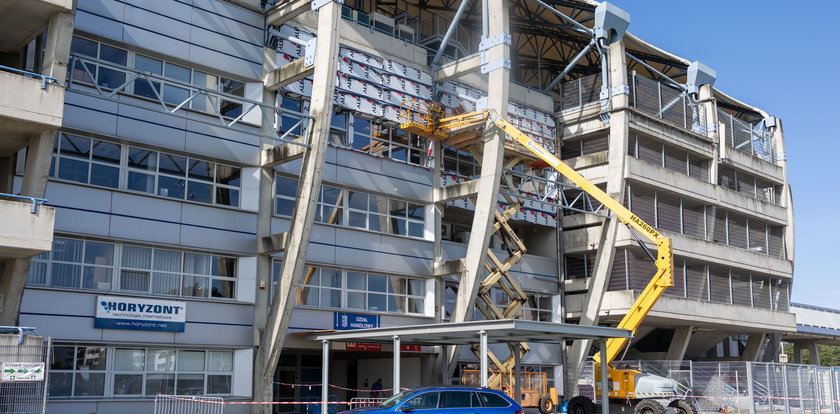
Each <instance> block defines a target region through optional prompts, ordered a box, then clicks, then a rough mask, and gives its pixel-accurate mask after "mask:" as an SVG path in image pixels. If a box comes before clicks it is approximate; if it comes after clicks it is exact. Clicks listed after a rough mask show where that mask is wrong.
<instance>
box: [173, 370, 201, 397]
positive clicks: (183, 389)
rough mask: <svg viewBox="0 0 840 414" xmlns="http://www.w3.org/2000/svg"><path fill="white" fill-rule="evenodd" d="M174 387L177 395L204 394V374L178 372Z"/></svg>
mask: <svg viewBox="0 0 840 414" xmlns="http://www.w3.org/2000/svg"><path fill="white" fill-rule="evenodd" d="M175 388H176V390H177V393H178V395H201V394H204V374H178V379H177V384H176V385H175Z"/></svg>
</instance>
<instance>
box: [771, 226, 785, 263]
mask: <svg viewBox="0 0 840 414" xmlns="http://www.w3.org/2000/svg"><path fill="white" fill-rule="evenodd" d="M768 230H769V231H768V233H767V239H768V248H769V253H770V255H771V256H776V257H781V258H782V259H784V258H785V256H786V255H785V228H784V227H782V226H771V227H770V228H769V229H768Z"/></svg>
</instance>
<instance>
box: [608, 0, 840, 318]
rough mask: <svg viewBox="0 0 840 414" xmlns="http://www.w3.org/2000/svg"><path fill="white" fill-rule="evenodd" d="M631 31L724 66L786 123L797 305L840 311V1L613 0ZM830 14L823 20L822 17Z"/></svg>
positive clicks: (741, 90) (731, 85)
mask: <svg viewBox="0 0 840 414" xmlns="http://www.w3.org/2000/svg"><path fill="white" fill-rule="evenodd" d="M612 3H614V4H615V5H617V6H619V7H621V8H622V9H624V10H626V11H628V12H629V13H630V27H629V30H630V32H631V33H633V34H635V35H636V36H638V37H640V38H642V39H644V40H645V41H647V42H649V43H652V44H654V45H656V46H658V47H660V48H662V49H665V50H667V51H669V52H671V53H674V54H676V55H679V56H681V57H683V58H686V59H688V60H691V61H693V60H699V61H701V62H703V63H705V64H706V65H708V66H710V67H712V68H713V69H715V70H716V71H717V82H716V83H715V87H717V88H718V89H719V90H721V91H724V92H725V93H727V94H729V95H730V96H732V97H734V98H736V99H739V100H740V101H742V102H746V103H748V104H751V105H753V106H756V107H759V108H762V109H764V110H765V111H766V112H768V113H770V114H772V115H774V116H777V117H779V118H781V119H782V124H783V128H784V132H785V143H786V152H787V160H788V161H787V165H788V178H789V180H790V183H791V186H792V189H793V206H794V214H795V217H794V225H795V227H796V243H795V244H796V246H795V247H796V256H795V261H794V266H795V271H794V285H793V299H792V300H793V301H795V302H802V303H807V304H811V305H818V306H825V307H831V308H840V267H835V263H838V262H836V261H835V259H836V258H835V256H837V255H840V243H838V242H840V132H838V131H840V103H839V102H840V45H838V43H837V38H838V36H837V33H838V28H837V23H836V22H833V21H832V19H834V18H835V17H836V16H838V15H840V2H837V1H828V0H822V1H810V2H807V3H806V4H807V5H808V7H807V8H805V7H801V6H798V4H797V2H790V1H784V2H783V1H778V0H770V1H758V0H753V1H746V0H740V1H739V0H730V1H719V0H708V1H702V2H701V1H673V0H671V1H664V0H635V1H631V0H612ZM821 16H822V17H821Z"/></svg>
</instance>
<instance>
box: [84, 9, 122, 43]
mask: <svg viewBox="0 0 840 414" xmlns="http://www.w3.org/2000/svg"><path fill="white" fill-rule="evenodd" d="M124 10H125V5H123V4H122V3H120V2H117V1H113V0H102V1H101V2H98V1H92V0H80V1H79V4H78V6H77V9H76V22H75V24H76V30H81V31H85V32H88V33H92V34H95V35H98V36H102V37H106V38H109V39H122V34H123V25H122V24H121V23H120V20H122V18H123V13H124Z"/></svg>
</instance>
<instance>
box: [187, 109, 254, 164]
mask: <svg viewBox="0 0 840 414" xmlns="http://www.w3.org/2000/svg"><path fill="white" fill-rule="evenodd" d="M195 116H202V117H203V118H205V119H204V121H210V122H214V121H215V122H216V123H217V122H218V121H217V120H216V119H212V118H210V117H205V116H203V115H195ZM186 128H187V135H186V150H187V152H189V153H191V154H201V155H203V156H207V157H214V158H221V159H224V160H230V161H233V162H235V163H238V164H247V165H258V164H259V162H260V151H259V144H260V138H259V136H258V135H256V134H257V133H258V132H259V129H258V128H254V133H251V134H249V133H245V132H239V131H234V130H231V129H230V128H223V127H221V126H216V125H209V124H207V123H204V122H197V121H192V120H189V121H187V124H186Z"/></svg>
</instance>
